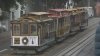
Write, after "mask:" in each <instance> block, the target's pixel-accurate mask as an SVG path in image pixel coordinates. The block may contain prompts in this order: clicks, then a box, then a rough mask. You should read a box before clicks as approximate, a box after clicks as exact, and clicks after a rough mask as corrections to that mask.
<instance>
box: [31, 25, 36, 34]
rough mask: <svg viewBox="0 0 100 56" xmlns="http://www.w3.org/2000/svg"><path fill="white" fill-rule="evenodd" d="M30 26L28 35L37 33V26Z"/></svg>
mask: <svg viewBox="0 0 100 56" xmlns="http://www.w3.org/2000/svg"><path fill="white" fill-rule="evenodd" d="M30 27H31V29H30V31H31V33H30V35H37V26H36V25H34V24H31V25H30Z"/></svg>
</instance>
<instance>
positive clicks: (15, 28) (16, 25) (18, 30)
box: [12, 24, 20, 36]
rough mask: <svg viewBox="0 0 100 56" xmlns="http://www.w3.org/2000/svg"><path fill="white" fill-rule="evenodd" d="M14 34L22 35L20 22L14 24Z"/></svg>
mask: <svg viewBox="0 0 100 56" xmlns="http://www.w3.org/2000/svg"><path fill="white" fill-rule="evenodd" d="M12 33H13V35H15V36H16V35H20V24H13V32H12Z"/></svg>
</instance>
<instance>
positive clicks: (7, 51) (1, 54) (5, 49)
mask: <svg viewBox="0 0 100 56" xmlns="http://www.w3.org/2000/svg"><path fill="white" fill-rule="evenodd" d="M99 21H100V19H99V18H91V19H89V26H88V29H87V30H85V31H87V32H88V33H91V31H90V32H89V31H88V30H89V29H91V28H92V27H94V28H93V30H94V31H95V29H96V27H97V25H98V22H99ZM85 31H84V32H80V33H79V34H76V35H75V36H74V37H71V38H69V39H67V40H65V41H64V42H62V43H59V44H56V45H54V46H53V47H51V48H49V49H47V50H45V51H44V52H43V53H41V54H36V55H32V56H53V55H56V54H57V53H59V52H60V51H61V50H63V49H65V48H69V47H71V46H72V45H71V44H72V43H74V42H75V41H76V40H77V39H79V38H82V37H83V36H84V35H85V34H86V32H85ZM82 34H83V35H82ZM79 35H80V37H78V36H79ZM81 36H82V37H81ZM92 37H93V36H92ZM94 38H95V37H93V39H92V40H93V41H91V42H89V43H88V44H87V45H86V46H85V47H84V48H83V49H81V50H80V52H78V53H77V54H76V56H91V55H92V54H93V53H94V52H93V51H94ZM9 46H10V32H4V33H0V56H22V55H12V50H11V48H10V47H9ZM90 51H91V52H90Z"/></svg>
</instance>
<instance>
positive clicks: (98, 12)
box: [95, 2, 100, 16]
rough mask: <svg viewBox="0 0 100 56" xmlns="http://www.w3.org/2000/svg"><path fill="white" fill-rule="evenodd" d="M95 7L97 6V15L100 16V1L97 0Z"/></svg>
mask: <svg viewBox="0 0 100 56" xmlns="http://www.w3.org/2000/svg"><path fill="white" fill-rule="evenodd" d="M95 8H96V15H97V16H100V2H97V3H96V6H95Z"/></svg>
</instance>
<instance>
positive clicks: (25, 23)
mask: <svg viewBox="0 0 100 56" xmlns="http://www.w3.org/2000/svg"><path fill="white" fill-rule="evenodd" d="M22 34H28V22H23V24H22Z"/></svg>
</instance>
